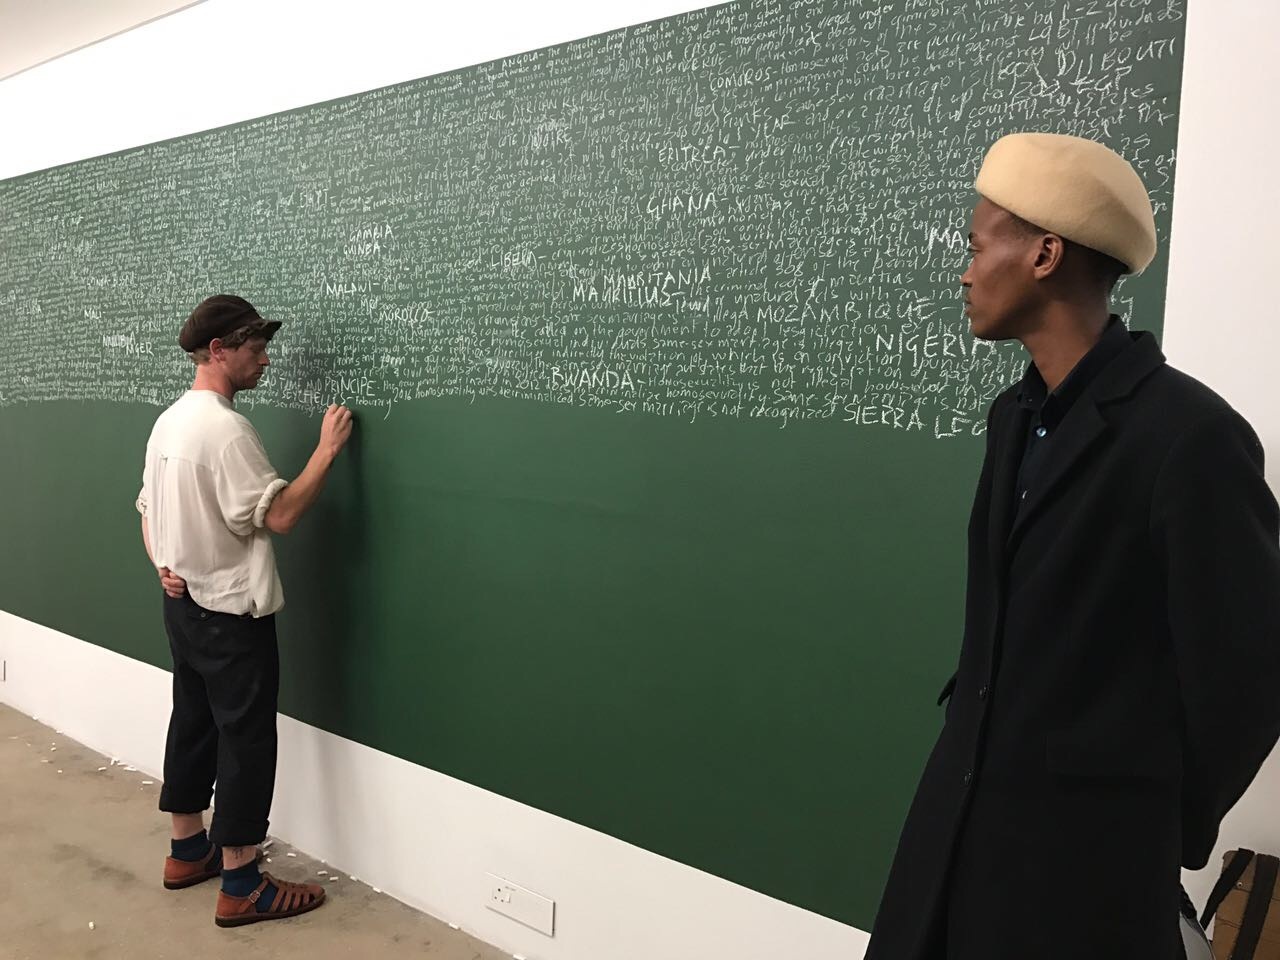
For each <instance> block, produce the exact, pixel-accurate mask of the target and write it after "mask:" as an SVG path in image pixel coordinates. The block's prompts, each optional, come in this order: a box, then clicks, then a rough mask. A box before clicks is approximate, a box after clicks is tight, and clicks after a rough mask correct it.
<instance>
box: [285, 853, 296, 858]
mask: <svg viewBox="0 0 1280 960" xmlns="http://www.w3.org/2000/svg"><path fill="white" fill-rule="evenodd" d="M285 856H286V857H296V856H297V854H296V853H286V854H285Z"/></svg>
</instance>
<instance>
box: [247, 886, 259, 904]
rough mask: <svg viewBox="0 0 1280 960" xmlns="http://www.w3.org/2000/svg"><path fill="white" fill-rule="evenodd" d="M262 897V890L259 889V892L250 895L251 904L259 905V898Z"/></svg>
mask: <svg viewBox="0 0 1280 960" xmlns="http://www.w3.org/2000/svg"><path fill="white" fill-rule="evenodd" d="M261 895H262V888H261V887H259V888H258V889H257V890H255V891H253V893H251V894H249V902H250V903H252V904H257V902H258V897H260V896H261Z"/></svg>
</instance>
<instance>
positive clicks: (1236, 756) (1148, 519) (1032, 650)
mask: <svg viewBox="0 0 1280 960" xmlns="http://www.w3.org/2000/svg"><path fill="white" fill-rule="evenodd" d="M976 187H977V192H978V194H979V197H980V199H979V200H978V203H977V205H976V207H975V209H974V211H973V219H972V231H973V232H972V233H971V234H970V241H971V251H970V253H971V262H970V263H969V266H968V269H967V270H966V271H965V273H964V276H963V277H962V278H961V281H960V282H961V284H962V285H963V286H964V289H965V300H966V304H967V312H968V315H969V319H970V323H971V325H972V330H973V334H974V336H976V337H980V338H982V339H984V340H1010V339H1016V340H1019V341H1021V342H1022V344H1023V345H1024V346H1025V347H1026V348H1027V351H1028V352H1029V353H1030V355H1031V361H1032V362H1031V365H1030V366H1029V367H1028V368H1027V372H1026V375H1025V376H1024V377H1023V379H1022V380H1021V382H1019V383H1017V384H1015V385H1014V386H1013V387H1011V388H1010V389H1008V390H1006V391H1005V392H1004V393H1002V394H1001V395H1000V396H999V397H997V398H996V400H995V402H994V403H993V405H992V407H991V412H990V414H989V416H988V421H987V427H988V429H987V448H986V460H985V463H984V464H983V468H982V474H981V477H980V479H979V481H978V491H977V496H976V499H975V502H974V507H973V514H972V518H971V520H970V526H969V552H968V568H969V569H968V581H969V582H968V592H967V599H966V613H965V631H964V639H963V643H962V646H961V651H960V662H959V669H958V671H957V672H956V675H955V676H954V677H953V678H952V680H951V681H950V682H949V683H948V684H947V686H946V688H945V689H944V690H943V693H942V697H941V698H940V699H939V701H938V702H939V703H942V701H943V700H947V710H946V722H945V724H944V727H943V730H942V733H941V734H940V735H939V737H938V741H937V744H936V745H935V747H934V749H933V752H932V754H931V756H930V757H929V760H928V763H927V765H926V767H925V770H924V774H923V776H922V778H921V781H920V785H919V788H918V790H917V792H916V796H915V800H914V802H913V803H912V806H911V810H910V813H909V814H908V817H907V821H906V824H905V826H904V828H903V831H902V835H901V838H900V840H899V844H898V849H897V854H896V856H895V859H894V863H893V867H892V869H891V871H890V875H889V880H888V884H887V887H886V889H885V892H884V898H883V900H882V902H881V905H880V911H879V914H878V916H877V919H876V924H875V928H874V931H873V934H872V938H871V944H870V946H869V948H868V952H867V954H866V956H867V958H868V960H926V958H928V960H933V958H944V957H945V958H948V960H1059V958H1060V960H1067V958H1071V960H1078V958H1081V957H1090V958H1094V960H1100V958H1117V960H1118V958H1143V960H1147V958H1158V960H1166V958H1174V957H1179V956H1181V940H1180V937H1179V933H1178V918H1177V914H1178V910H1179V868H1180V867H1187V868H1190V869H1199V868H1201V867H1203V866H1205V864H1206V862H1207V861H1208V858H1209V856H1210V854H1211V852H1212V850H1213V847H1214V844H1215V842H1216V838H1217V834H1218V826H1219V822H1220V820H1221V819H1222V817H1223V815H1224V814H1225V813H1226V812H1227V811H1228V810H1229V809H1230V808H1231V807H1232V805H1234V803H1235V802H1236V800H1237V799H1239V797H1240V795H1241V794H1242V793H1243V792H1244V790H1245V788H1246V787H1247V786H1248V785H1249V783H1250V782H1251V781H1252V779H1253V778H1254V775H1255V774H1256V773H1257V771H1258V769H1259V767H1260V766H1261V764H1262V762H1263V760H1264V759H1265V758H1266V756H1267V754H1268V753H1269V751H1270V750H1271V749H1272V747H1273V745H1274V744H1275V742H1276V739H1277V736H1280V696H1277V694H1276V691H1277V690H1278V689H1280V547H1278V546H1277V536H1278V532H1277V531H1278V529H1280V528H1278V518H1277V507H1276V501H1275V499H1274V497H1273V496H1272V494H1271V492H1270V491H1269V490H1268V488H1267V485H1266V482H1265V480H1264V477H1263V455H1262V447H1261V445H1260V443H1259V442H1258V438H1257V436H1256V435H1255V434H1254V432H1253V430H1252V429H1251V428H1250V427H1249V424H1248V423H1246V422H1245V421H1244V419H1243V418H1241V417H1240V416H1239V414H1237V413H1236V412H1235V411H1234V410H1232V409H1231V407H1230V406H1228V405H1227V403H1226V402H1225V401H1224V400H1222V399H1221V398H1220V397H1218V396H1217V395H1216V394H1215V393H1213V392H1212V391H1211V390H1209V389H1208V388H1207V387H1205V386H1203V385H1201V384H1200V383H1197V382H1196V381H1195V380H1192V379H1191V378H1190V377H1188V376H1186V375H1184V374H1182V373H1179V372H1178V371H1176V370H1174V369H1172V368H1170V367H1169V366H1168V365H1167V364H1166V363H1165V358H1164V356H1163V355H1162V354H1161V352H1160V348H1159V347H1158V346H1157V345H1156V340H1155V338H1154V337H1153V336H1152V335H1151V334H1149V333H1131V332H1129V331H1128V330H1127V329H1126V328H1125V326H1124V324H1123V323H1122V322H1121V320H1120V319H1119V318H1118V317H1116V316H1113V315H1111V314H1110V311H1109V306H1108V304H1109V298H1110V293H1111V290H1112V288H1113V286H1114V284H1115V282H1116V281H1117V279H1118V278H1119V277H1120V276H1121V275H1122V274H1125V273H1134V272H1138V271H1141V270H1143V269H1144V268H1145V267H1146V266H1147V265H1148V264H1149V263H1150V262H1151V260H1152V258H1153V257H1154V255H1155V250H1156V235H1155V225H1154V219H1153V217H1152V211H1151V205H1150V201H1149V200H1148V197H1147V194H1146V190H1145V188H1144V187H1143V185H1142V182H1141V180H1140V179H1139V178H1138V175H1137V174H1136V173H1135V172H1134V170H1133V169H1132V167H1130V165H1129V164H1128V163H1127V162H1126V161H1125V160H1124V159H1122V158H1121V157H1120V156H1118V155H1117V154H1115V153H1113V152H1112V151H1111V150H1109V149H1107V148H1106V147H1104V146H1102V145H1101V144H1097V143H1093V142H1091V141H1088V140H1082V139H1078V138H1075V137H1064V136H1055V135H1050V134H1015V135H1013V136H1009V137H1005V138H1003V139H1001V140H1000V141H998V142H997V143H996V144H995V145H994V146H993V147H992V148H991V150H990V152H989V153H988V155H987V157H986V160H985V161H984V163H983V166H982V169H981V172H980V173H979V175H978V179H977V184H976ZM1206 279H1208V278H1206Z"/></svg>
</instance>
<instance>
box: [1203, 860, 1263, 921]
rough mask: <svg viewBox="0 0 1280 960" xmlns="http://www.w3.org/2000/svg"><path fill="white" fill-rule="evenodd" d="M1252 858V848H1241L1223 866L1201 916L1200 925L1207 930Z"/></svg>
mask: <svg viewBox="0 0 1280 960" xmlns="http://www.w3.org/2000/svg"><path fill="white" fill-rule="evenodd" d="M1252 859H1253V851H1252V850H1244V849H1240V850H1236V851H1233V853H1232V855H1231V859H1230V860H1228V861H1227V865H1226V866H1225V867H1223V868H1222V876H1220V877H1218V882H1217V883H1215V884H1214V885H1213V892H1212V893H1210V894H1209V899H1208V900H1206V901H1205V904H1204V914H1203V916H1201V917H1200V926H1201V927H1203V928H1204V929H1205V930H1208V929H1209V921H1210V920H1212V919H1213V915H1214V914H1215V913H1217V912H1218V908H1219V907H1220V906H1222V901H1223V900H1225V899H1226V897H1227V893H1228V892H1229V891H1230V890H1231V888H1232V887H1234V886H1235V885H1236V881H1238V880H1239V879H1240V878H1241V877H1242V876H1244V868H1245V867H1247V866H1248V865H1249V861H1250V860H1252Z"/></svg>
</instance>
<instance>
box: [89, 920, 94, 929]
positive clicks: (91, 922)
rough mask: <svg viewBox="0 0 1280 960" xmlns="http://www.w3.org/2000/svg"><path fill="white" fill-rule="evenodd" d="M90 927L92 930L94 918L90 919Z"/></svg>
mask: <svg viewBox="0 0 1280 960" xmlns="http://www.w3.org/2000/svg"><path fill="white" fill-rule="evenodd" d="M89 929H90V930H92V929H93V921H92V920H90V921H89Z"/></svg>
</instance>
